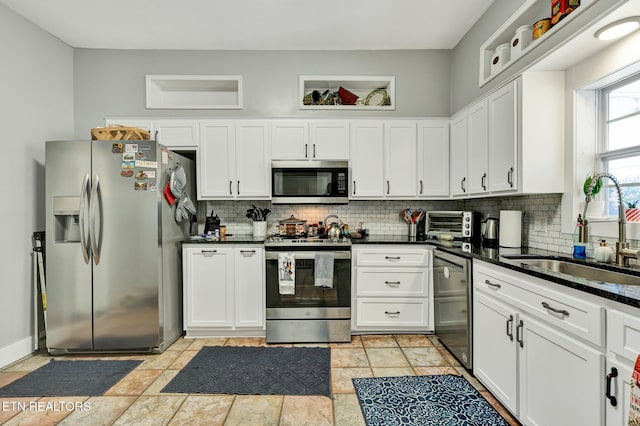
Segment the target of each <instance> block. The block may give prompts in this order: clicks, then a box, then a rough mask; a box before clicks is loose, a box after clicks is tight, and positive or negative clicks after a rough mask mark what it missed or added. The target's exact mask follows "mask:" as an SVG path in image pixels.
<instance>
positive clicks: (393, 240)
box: [351, 235, 427, 245]
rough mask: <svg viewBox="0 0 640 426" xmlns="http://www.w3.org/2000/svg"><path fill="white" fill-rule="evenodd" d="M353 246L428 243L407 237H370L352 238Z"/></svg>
mask: <svg viewBox="0 0 640 426" xmlns="http://www.w3.org/2000/svg"><path fill="white" fill-rule="evenodd" d="M351 244H420V245H425V244H427V242H426V241H421V240H417V239H416V238H409V237H407V236H406V235H370V236H368V237H366V238H352V239H351Z"/></svg>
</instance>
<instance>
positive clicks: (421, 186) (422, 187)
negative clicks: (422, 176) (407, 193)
mask: <svg viewBox="0 0 640 426" xmlns="http://www.w3.org/2000/svg"><path fill="white" fill-rule="evenodd" d="M423 189H424V185H423V183H422V180H420V195H422V190H423Z"/></svg>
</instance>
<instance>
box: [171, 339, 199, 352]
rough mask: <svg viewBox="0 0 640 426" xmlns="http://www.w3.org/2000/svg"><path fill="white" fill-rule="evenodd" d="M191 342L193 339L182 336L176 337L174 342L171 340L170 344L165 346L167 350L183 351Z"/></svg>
mask: <svg viewBox="0 0 640 426" xmlns="http://www.w3.org/2000/svg"><path fill="white" fill-rule="evenodd" d="M192 343H193V339H185V338H184V336H183V337H180V338H178V340H176V341H175V342H173V343H172V344H171V346H169V347H168V348H167V350H168V351H184V350H186V349H188V348H189V346H191V344H192Z"/></svg>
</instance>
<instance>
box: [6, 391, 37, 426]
mask: <svg viewBox="0 0 640 426" xmlns="http://www.w3.org/2000/svg"><path fill="white" fill-rule="evenodd" d="M39 398H40V397H23V398H0V407H1V409H0V425H1V424H4V422H6V421H7V420H9V419H10V418H11V417H14V416H17V415H18V414H20V413H21V412H23V411H26V410H27V409H29V407H30V403H31V402H33V401H37V400H38V399H39Z"/></svg>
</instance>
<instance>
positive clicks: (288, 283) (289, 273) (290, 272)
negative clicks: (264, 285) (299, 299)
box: [278, 253, 296, 294]
mask: <svg viewBox="0 0 640 426" xmlns="http://www.w3.org/2000/svg"><path fill="white" fill-rule="evenodd" d="M278 292H279V293H280V294H296V255H295V254H294V253H279V254H278Z"/></svg>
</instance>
